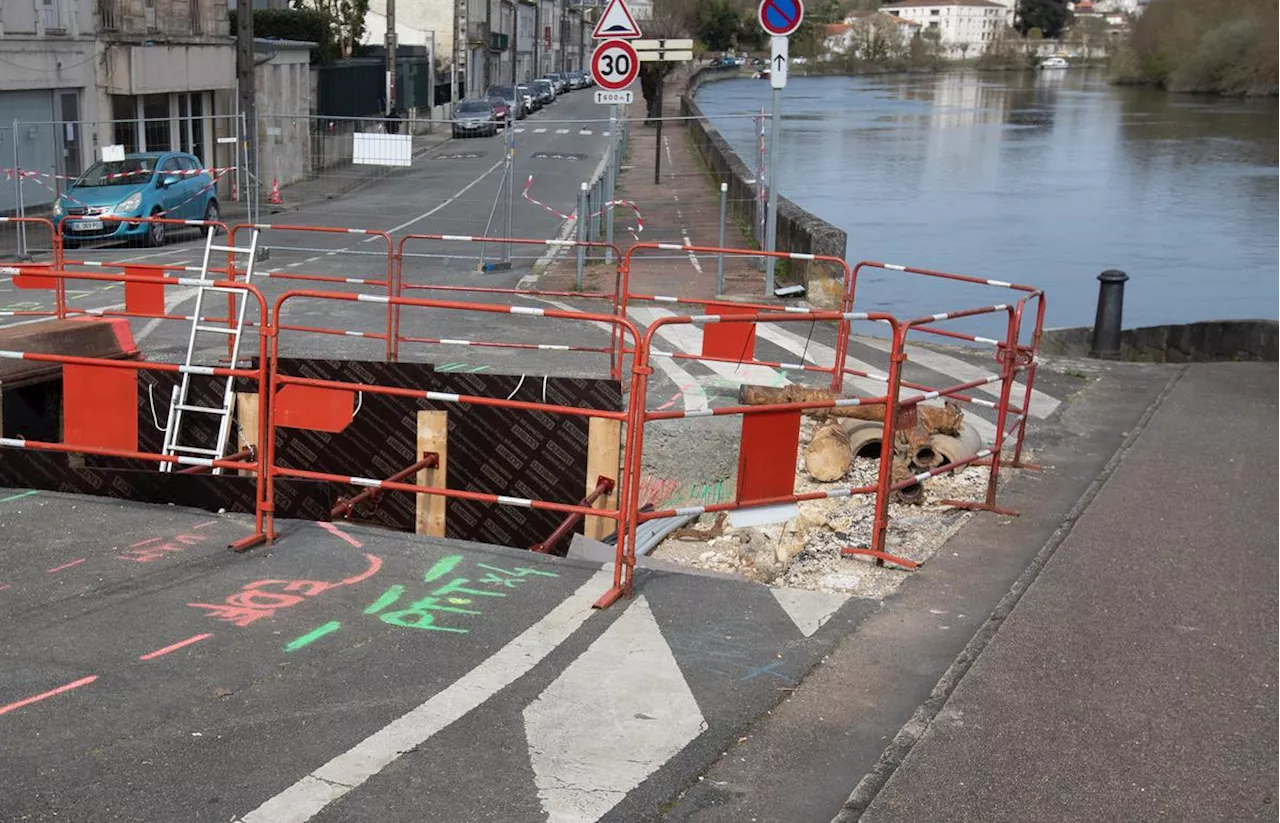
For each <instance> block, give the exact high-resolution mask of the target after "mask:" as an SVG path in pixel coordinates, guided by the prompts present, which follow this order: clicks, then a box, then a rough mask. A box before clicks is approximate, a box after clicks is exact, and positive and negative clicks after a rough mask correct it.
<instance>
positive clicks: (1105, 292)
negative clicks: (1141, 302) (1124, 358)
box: [1089, 269, 1129, 360]
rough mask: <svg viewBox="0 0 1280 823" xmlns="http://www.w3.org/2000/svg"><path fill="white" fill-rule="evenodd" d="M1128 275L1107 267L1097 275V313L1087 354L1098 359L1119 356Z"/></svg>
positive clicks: (1109, 358)
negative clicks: (1125, 285)
mask: <svg viewBox="0 0 1280 823" xmlns="http://www.w3.org/2000/svg"><path fill="white" fill-rule="evenodd" d="M1128 279H1129V275H1127V274H1125V273H1124V272H1122V271H1119V270H1118V269H1107V270H1106V271H1104V272H1103V273H1102V274H1100V275H1098V315H1097V317H1096V318H1094V321H1093V342H1092V343H1091V344H1090V346H1089V356H1090V357H1096V358H1098V359H1099V360H1118V359H1119V358H1120V326H1121V323H1122V321H1123V316H1124V284H1125V281H1127V280H1128Z"/></svg>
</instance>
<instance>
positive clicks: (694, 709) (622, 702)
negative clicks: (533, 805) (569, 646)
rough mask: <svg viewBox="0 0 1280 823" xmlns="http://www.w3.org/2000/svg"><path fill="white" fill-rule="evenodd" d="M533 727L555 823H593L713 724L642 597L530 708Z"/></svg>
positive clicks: (532, 753) (540, 779) (533, 752)
mask: <svg viewBox="0 0 1280 823" xmlns="http://www.w3.org/2000/svg"><path fill="white" fill-rule="evenodd" d="M524 726H525V737H526V738H527V740H528V745H529V762H530V764H531V765H532V766H533V781H534V783H535V785H537V787H538V798H539V799H540V800H541V801H542V808H543V809H544V810H545V811H546V812H547V820H548V823H569V821H574V822H575V823H589V821H594V820H599V819H600V818H601V817H602V816H604V815H605V814H606V813H607V812H608V811H609V810H610V809H612V808H613V807H614V806H616V805H618V803H619V802H621V801H622V799H623V798H624V797H626V796H627V793H628V792H630V791H631V790H632V789H634V788H635V787H636V786H639V785H640V784H641V783H643V782H644V781H645V779H646V778H648V776H649V775H651V774H653V773H654V772H655V771H657V770H658V769H659V768H661V767H662V765H663V764H664V763H666V762H667V761H668V760H670V759H671V758H672V757H675V756H676V755H677V754H679V753H680V752H681V751H682V750H683V749H684V747H685V746H687V745H689V743H691V742H692V741H694V740H695V739H697V737H698V736H699V735H700V734H702V733H703V732H704V731H706V729H707V721H706V719H705V718H704V717H703V716H702V712H701V711H700V710H699V709H698V701H697V700H696V699H695V698H694V696H693V693H692V692H691V691H690V689H689V684H688V683H687V682H686V681H685V679H684V675H683V674H681V672H680V666H679V665H678V664H677V663H676V661H675V657H674V656H673V655H672V654H671V649H670V647H669V646H668V645H667V642H666V640H664V639H663V637H662V631H661V629H659V628H658V623H657V621H656V620H654V618H653V613H652V612H651V611H650V609H649V603H648V601H647V600H645V598H643V597H638V598H636V600H635V602H634V603H632V604H631V606H630V607H628V608H627V610H626V611H625V612H623V614H622V616H621V617H619V618H618V619H617V620H616V621H615V622H614V624H613V625H612V626H610V627H609V628H608V629H607V630H606V631H605V632H604V634H602V635H601V636H600V637H598V638H597V639H596V641H595V642H594V643H592V644H591V646H590V647H589V648H588V649H587V650H586V651H585V652H583V653H582V655H580V656H579V657H578V659H577V660H574V661H573V662H572V663H570V664H569V667H568V668H566V669H565V670H564V672H562V673H561V674H560V676H559V677H557V678H556V679H555V681H554V682H553V683H552V684H551V685H550V686H548V687H547V688H546V690H545V691H544V692H543V693H542V694H540V695H539V696H538V698H537V699H536V700H534V701H533V702H532V703H530V704H529V706H528V707H526V708H525V710H524ZM602 730H608V731H607V734H602V733H601V732H602Z"/></svg>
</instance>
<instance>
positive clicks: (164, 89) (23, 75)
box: [0, 0, 236, 213]
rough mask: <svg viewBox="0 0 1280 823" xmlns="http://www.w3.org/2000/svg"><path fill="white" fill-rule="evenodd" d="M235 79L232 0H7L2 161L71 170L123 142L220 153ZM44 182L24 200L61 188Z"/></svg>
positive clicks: (1, 11)
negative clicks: (219, 132) (219, 133)
mask: <svg viewBox="0 0 1280 823" xmlns="http://www.w3.org/2000/svg"><path fill="white" fill-rule="evenodd" d="M235 80H236V77H235V49H234V46H233V43H232V41H231V40H230V39H229V37H228V22H227V3H226V0H3V3H2V4H0V113H3V114H2V115H0V121H4V122H0V158H3V161H0V165H5V166H7V165H11V164H12V163H13V159H14V158H15V156H16V157H17V158H18V164H19V165H20V167H21V168H23V169H24V170H28V171H35V172H39V173H41V174H43V175H52V174H64V175H73V174H78V173H79V172H80V171H82V170H83V169H84V168H87V167H88V166H89V165H90V164H92V163H93V162H94V161H95V160H96V159H98V154H99V152H100V149H101V147H102V146H104V145H113V144H123V145H124V146H125V150H126V151H148V150H152V151H154V150H157V149H178V150H185V151H191V152H193V153H195V154H196V155H197V156H199V157H201V158H202V159H206V162H210V163H211V162H212V161H213V159H214V144H215V140H216V135H215V122H214V118H215V117H216V116H218V115H230V114H231V112H232V107H233V106H234V88H235ZM15 122H16V123H17V124H18V125H17V128H16V129H15V127H14V123H15ZM41 179H42V178H41ZM35 182H36V184H37V185H35V186H34V187H33V186H31V185H28V186H24V197H23V200H24V204H25V205H39V203H40V201H41V200H42V199H43V200H50V199H52V196H53V195H52V191H51V190H48V189H46V188H45V187H43V186H40V185H38V183H39V180H36V181H35ZM16 199H17V196H16V194H15V193H14V192H13V191H9V190H8V187H0V213H5V212H11V211H12V210H13V208H14V206H15V201H16ZM33 201H34V202H33Z"/></svg>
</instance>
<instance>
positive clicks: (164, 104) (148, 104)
mask: <svg viewBox="0 0 1280 823" xmlns="http://www.w3.org/2000/svg"><path fill="white" fill-rule="evenodd" d="M140 99H141V100H142V140H143V143H144V147H143V151H168V150H169V149H170V148H172V143H171V140H172V137H171V134H170V129H169V125H170V124H169V95H167V94H146V95H143V96H142V97H141V98H140Z"/></svg>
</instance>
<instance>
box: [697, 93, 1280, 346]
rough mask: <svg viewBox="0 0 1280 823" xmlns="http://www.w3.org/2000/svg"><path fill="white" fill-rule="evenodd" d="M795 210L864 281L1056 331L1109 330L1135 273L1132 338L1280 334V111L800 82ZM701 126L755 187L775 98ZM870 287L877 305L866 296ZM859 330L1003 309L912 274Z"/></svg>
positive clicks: (915, 285)
mask: <svg viewBox="0 0 1280 823" xmlns="http://www.w3.org/2000/svg"><path fill="white" fill-rule="evenodd" d="M783 94H784V97H783V125H782V139H781V141H780V142H779V146H780V150H781V152H782V154H783V157H782V160H781V162H780V163H779V169H780V174H781V189H780V190H781V192H782V193H783V194H784V195H785V196H787V197H788V198H790V199H791V200H792V201H794V202H795V203H797V204H798V205H800V206H802V207H803V208H805V209H807V210H809V211H810V212H813V213H814V214H816V215H818V216H819V217H821V218H823V219H824V220H827V221H828V222H830V223H833V224H835V225H837V226H839V227H840V228H842V229H844V230H845V231H846V232H848V234H849V246H848V254H849V259H850V261H851V262H852V261H855V260H859V259H871V260H883V261H886V262H893V263H905V264H909V265H914V266H919V267H923V268H937V269H944V270H947V271H954V272H960V273H966V274H974V275H978V276H983V277H991V278H994V279H997V280H1009V281H1015V282H1022V283H1030V284H1032V285H1036V286H1040V287H1042V288H1044V289H1045V291H1046V293H1047V295H1048V306H1049V316H1048V321H1047V324H1046V325H1047V326H1049V327H1055V326H1087V325H1091V324H1092V323H1093V314H1094V306H1095V300H1096V297H1097V281H1096V279H1095V278H1096V276H1097V274H1098V273H1099V272H1100V271H1102V270H1104V269H1110V268H1118V269H1122V270H1124V271H1126V272H1127V273H1128V274H1129V276H1130V277H1131V280H1130V281H1129V283H1128V286H1127V290H1126V293H1125V326H1126V327H1133V326H1145V325H1156V324H1162V323H1182V322H1190V321H1196V320H1220V319H1233V318H1275V317H1277V313H1278V312H1277V282H1278V275H1277V221H1278V220H1280V213H1278V211H1277V179H1278V178H1277V106H1276V101H1275V100H1266V101H1257V102H1255V101H1238V100H1220V99H1216V98H1204V97H1198V96H1178V95H1170V94H1166V93H1164V92H1159V91H1154V90H1150V89H1137V88H1118V87H1113V86H1109V85H1108V84H1107V83H1106V82H1105V77H1104V76H1103V75H1102V74H1101V73H1100V72H1091V71H1088V70H1075V69H1072V70H1068V71H1059V72H1040V73H996V74H979V73H974V72H966V73H948V74H941V75H932V76H915V75H910V76H908V75H892V76H880V77H799V78H796V77H793V78H792V79H791V80H790V81H789V84H788V86H787V88H786V90H785V92H784V93H783ZM698 102H699V105H700V106H701V107H702V109H703V111H704V112H705V113H706V114H707V115H708V116H709V117H710V118H711V120H712V122H714V123H715V125H716V126H717V127H718V128H719V129H720V131H721V133H722V134H723V135H724V136H725V138H726V139H727V140H728V141H729V143H730V145H732V146H733V147H734V149H735V150H736V151H737V152H738V154H739V155H740V156H741V157H742V158H743V160H744V162H746V163H747V166H748V167H749V168H751V169H753V170H754V169H755V168H756V162H757V161H756V157H757V155H758V154H759V150H758V146H759V144H758V136H757V134H756V129H755V125H754V124H753V122H752V119H751V118H750V117H749V116H743V115H750V114H752V113H756V112H759V110H760V108H761V106H765V107H767V106H768V105H769V84H768V83H767V82H764V81H760V80H747V79H743V80H724V81H719V82H714V83H708V84H706V85H704V86H703V87H702V89H701V90H700V91H699V93H698ZM864 284H865V287H864ZM858 297H859V299H858V304H859V309H860V310H864V311H865V310H882V311H890V312H892V313H895V314H898V315H900V316H903V315H918V314H922V313H933V312H937V311H944V310H947V309H955V308H960V307H963V306H978V305H983V304H985V303H990V302H996V301H997V300H999V299H1000V297H999V296H998V295H994V294H992V293H991V292H990V291H986V292H985V293H975V292H974V291H973V290H972V289H971V288H970V289H969V290H967V291H965V290H957V289H955V288H954V287H949V286H943V287H939V285H937V281H922V280H919V279H916V278H906V277H903V276H902V275H899V274H891V273H880V274H876V275H874V276H872V277H869V278H866V279H861V278H860V280H859V295H858Z"/></svg>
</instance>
